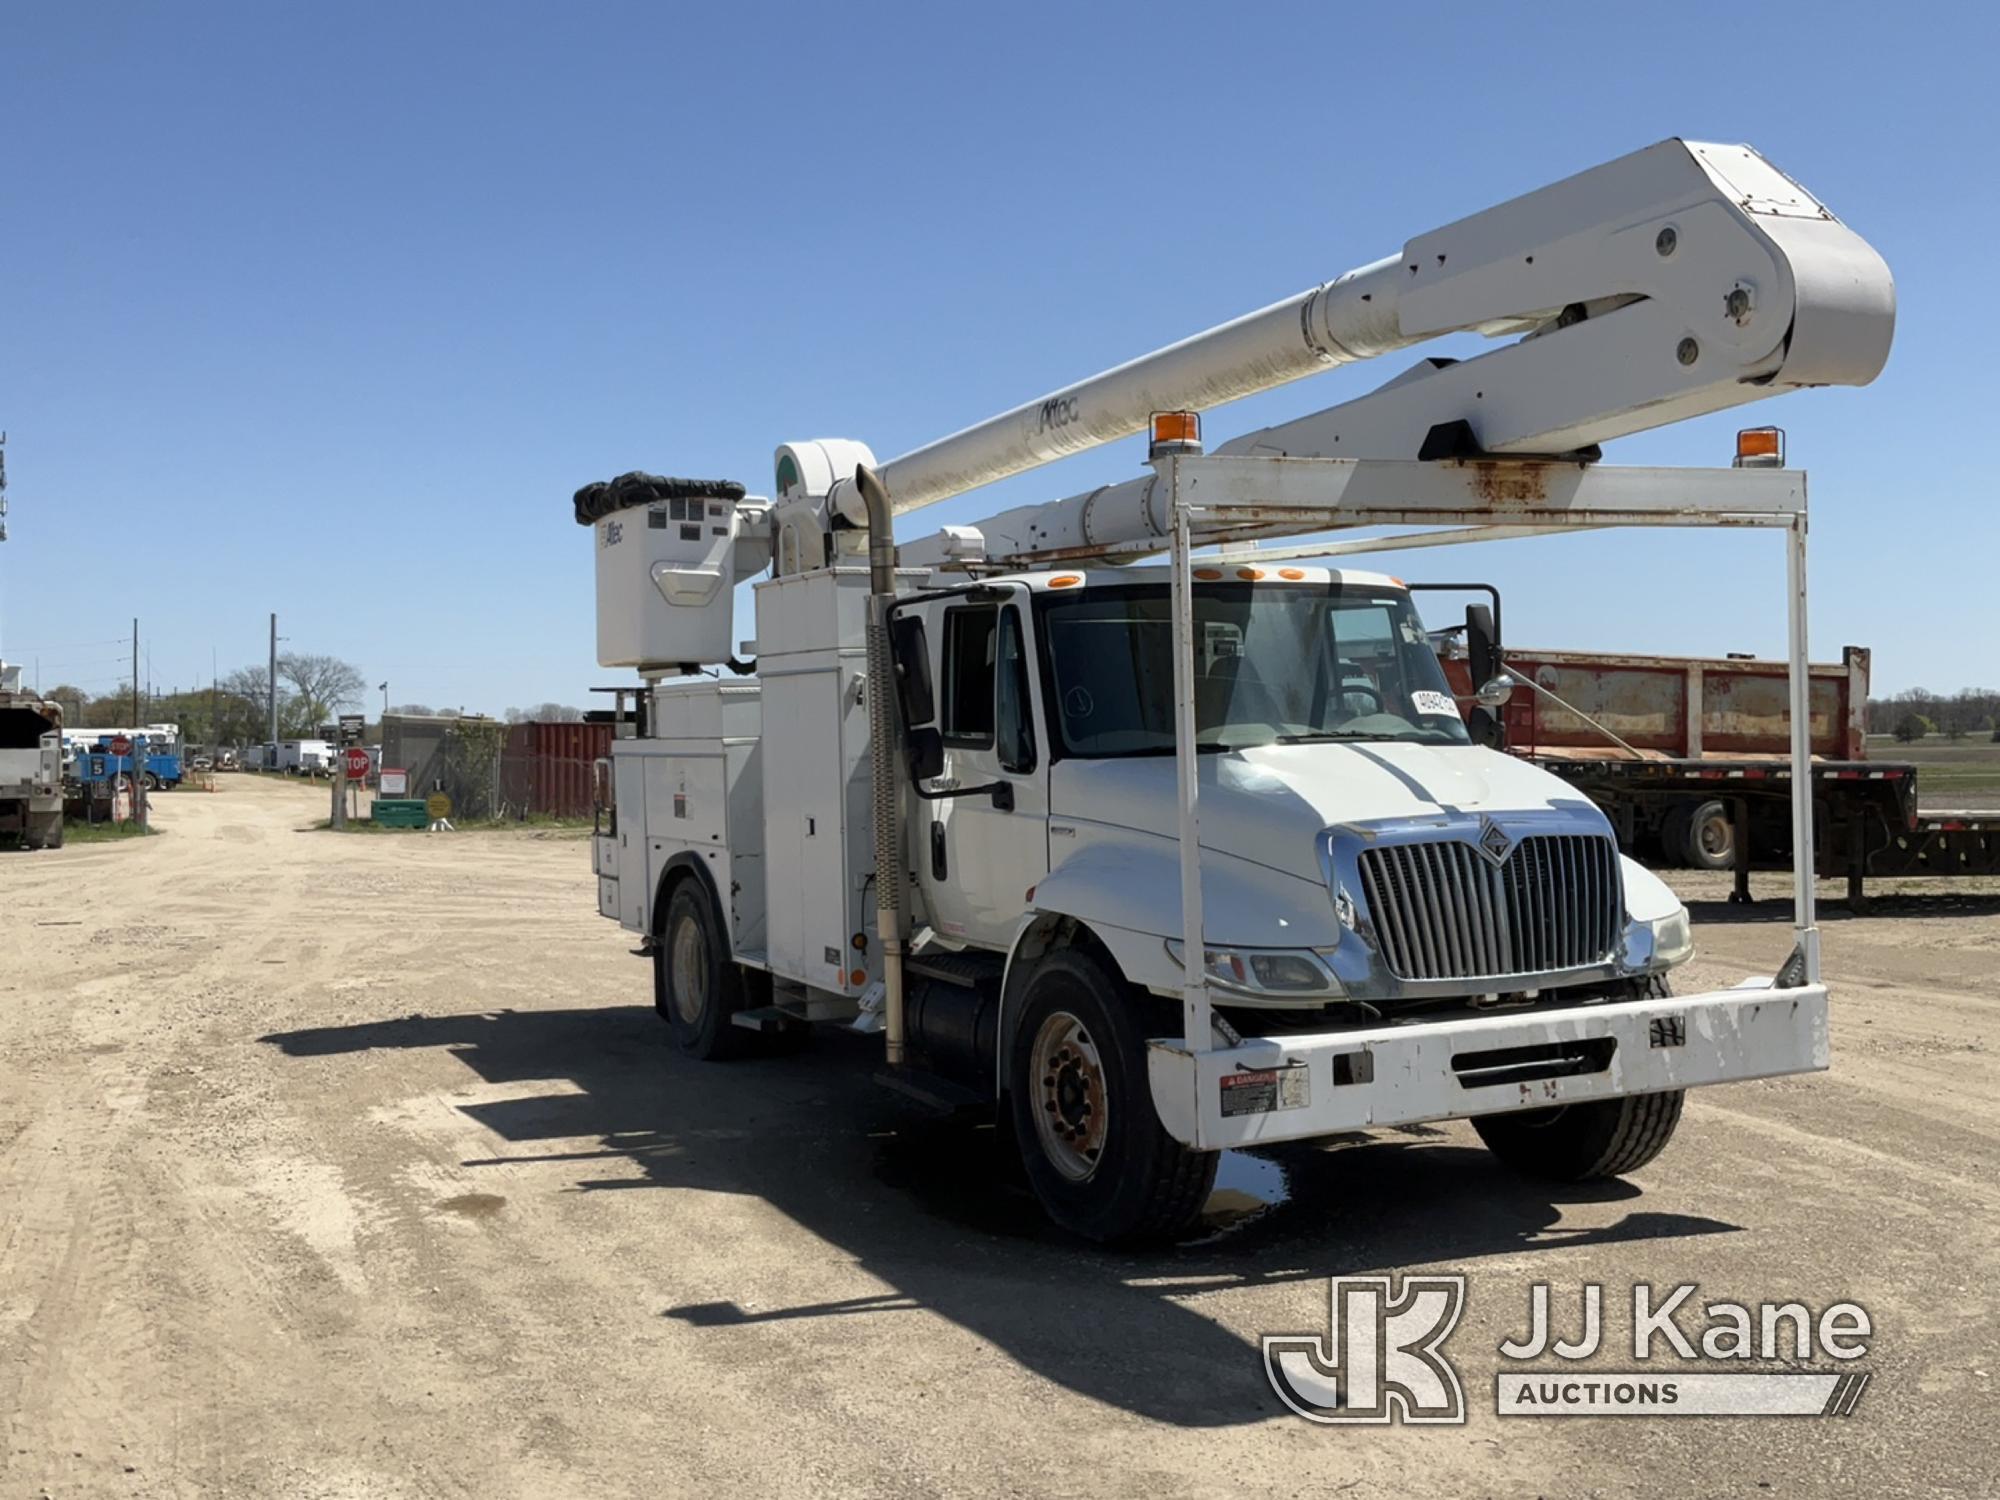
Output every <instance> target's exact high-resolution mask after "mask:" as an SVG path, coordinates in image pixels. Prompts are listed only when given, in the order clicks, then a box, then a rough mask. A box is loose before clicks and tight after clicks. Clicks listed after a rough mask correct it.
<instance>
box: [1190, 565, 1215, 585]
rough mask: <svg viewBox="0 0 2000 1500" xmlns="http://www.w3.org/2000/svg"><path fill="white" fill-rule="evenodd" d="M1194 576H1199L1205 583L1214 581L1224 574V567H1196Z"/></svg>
mask: <svg viewBox="0 0 2000 1500" xmlns="http://www.w3.org/2000/svg"><path fill="white" fill-rule="evenodd" d="M1194 576H1195V577H1197V578H1199V579H1200V580H1201V581H1202V582H1203V583H1214V582H1215V580H1216V579H1218V578H1220V577H1221V576H1222V569H1220V568H1196V569H1195V570H1194Z"/></svg>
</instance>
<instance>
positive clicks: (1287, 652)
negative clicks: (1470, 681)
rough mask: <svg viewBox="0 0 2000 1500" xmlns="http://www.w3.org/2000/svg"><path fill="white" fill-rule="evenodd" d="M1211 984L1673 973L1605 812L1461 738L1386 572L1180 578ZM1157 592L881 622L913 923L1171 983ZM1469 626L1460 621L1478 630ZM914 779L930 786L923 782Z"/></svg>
mask: <svg viewBox="0 0 2000 1500" xmlns="http://www.w3.org/2000/svg"><path fill="white" fill-rule="evenodd" d="M1193 607H1194V620H1193V624H1194V642H1195V653H1194V654H1195V660H1194V663H1193V667H1194V671H1193V694H1194V708H1195V724H1196V739H1195V748H1196V750H1197V752H1198V755H1199V762H1198V773H1197V774H1198V776H1199V779H1200V784H1201V806H1202V821H1201V840H1200V843H1201V856H1200V859H1201V869H1202V882H1203V890H1204V895H1205V897H1206V901H1205V911H1206V918H1207V939H1208V944H1209V947H1210V951H1209V957H1208V962H1207V967H1208V969H1209V971H1210V977H1211V980H1212V981H1213V982H1214V983H1215V984H1216V985H1217V986H1218V987H1219V988H1220V989H1221V990H1222V991H1223V992H1225V993H1226V995H1227V997H1228V1003H1230V1004H1231V1005H1233V1006H1237V1007H1243V1008H1252V1009H1255V1008H1265V1009H1285V1010H1290V1011H1294V1012H1296V1011H1300V1010H1302V1009H1320V1010H1326V1009H1328V1008H1332V1009H1335V1010H1340V1009H1351V1007H1352V1006H1353V1005H1354V1004H1355V1003H1357V1002H1365V1003H1366V1004H1368V1005H1370V1006H1373V1007H1394V1006H1400V1005H1408V1004H1424V1005H1428V1006H1431V1007H1433V1008H1434V1007H1436V1006H1437V1005H1438V1004H1440V1003H1450V1002H1461V1003H1463V1002H1481V1001H1483V1002H1485V1003H1498V1002H1499V1000H1500V997H1502V996H1505V997H1509V999H1510V1000H1514V1001H1516V1003H1519V997H1523V996H1527V997H1532V998H1535V999H1555V998H1557V997H1559V996H1561V995H1562V994H1563V993H1565V992H1574V991H1577V990H1579V989H1587V988H1595V989H1596V990H1599V991H1605V990H1616V989H1619V988H1621V987H1625V988H1629V987H1630V986H1631V985H1632V984H1634V983H1641V982H1644V981H1646V980H1647V979H1649V978H1651V977H1653V976H1657V975H1660V974H1663V973H1664V972H1665V970H1666V969H1668V968H1670V967H1671V966H1672V965H1674V964H1677V963H1679V962H1681V961H1683V960H1684V959H1686V958H1687V957H1688V955H1689V953H1690V951H1691V945H1690V943H1689V941H1688V935H1687V934H1688V929H1687V918H1686V914H1685V912H1684V910H1683V909H1682V907H1681V904H1680V902H1679V901H1678V900H1677V899H1676V898H1674V896H1673V895H1672V893H1671V892H1669V891H1668V890H1667V889H1666V887H1665V886H1664V885H1663V884H1662V883H1661V882H1660V881H1659V880H1658V879H1657V878H1656V877H1654V876H1653V875H1652V874H1650V873H1649V872H1647V871H1646V870H1644V869H1643V868H1641V867H1639V866H1637V865H1636V864H1633V863H1631V862H1630V861H1628V860H1624V859H1622V858H1621V857H1620V856H1619V854H1618V850H1617V845H1616V842H1615V840H1614V838H1613V833H1612V829H1611V827H1610V825H1609V823H1608V822H1607V821H1606V819H1605V817H1604V815H1603V814H1602V813H1601V812H1600V811H1599V810H1598V808H1597V807H1596V806H1595V805H1594V804H1592V803H1591V802H1590V801H1589V800H1588V799H1587V798H1584V797H1582V796H1580V795H1579V794H1577V793H1576V792H1574V791H1573V790H1571V789H1570V788H1569V787H1568V786H1566V785H1565V784H1564V783H1563V782H1561V781H1558V780H1557V779H1556V778H1555V777H1553V776H1551V775H1549V774H1548V773H1546V772H1544V771H1541V770H1539V769H1538V768H1536V767H1534V766H1532V765H1530V764H1527V763H1525V762H1522V761H1520V760H1518V759H1515V758H1513V757H1510V756H1507V755H1505V754H1502V753H1499V752H1497V751H1495V750H1491V749H1487V748H1485V747H1484V746H1482V745H1479V744H1476V743H1474V741H1473V738H1472V736H1471V735H1470V734H1469V733H1468V731H1467V727H1466V722H1465V719H1466V714H1467V712H1468V711H1476V708H1477V705H1476V704H1475V703H1474V702H1472V701H1471V700H1468V701H1467V702H1466V703H1465V704H1464V705H1463V706H1462V705H1461V703H1460V701H1459V700H1458V699H1456V698H1455V697H1454V695H1453V693H1452V691H1451V689H1450V687H1449V686H1448V685H1447V683H1446V681H1445V677H1444V673H1443V670H1442V668H1441V666H1440V664H1439V661H1438V658H1437V656H1436V655H1435V653H1434V651H1433V649H1432V645H1431V640H1430V638H1429V636H1428V635H1427V633H1426V631H1425V628H1424V624H1423V621H1422V620H1421V619H1420V617H1419V616H1418V613H1417V609H1416V606H1415V604H1414V602H1413V600H1412V598H1411V596H1410V593H1409V591H1408V589H1407V588H1406V587H1404V585H1403V584H1402V583H1401V582H1399V581H1398V580H1396V579H1394V578H1390V577H1388V576H1387V575H1384V574H1380V573H1370V572H1361V571H1354V570H1334V569H1328V568H1323V567H1321V568H1308V567H1291V566H1286V567H1283V568H1279V567H1270V568H1261V567H1250V566H1242V567H1237V566H1231V567H1228V568H1217V567H1202V568H1198V569H1196V570H1195V576H1194V589H1193ZM1169 609H1170V600H1169V590H1168V581H1167V577H1166V574H1165V570H1164V569H1146V568H1133V569H1116V570H1112V569H1104V570H1094V571H1078V572H1062V571H1057V572H1043V573H1028V574H1017V575H1006V576H1001V577H997V578H992V579H987V580H982V581H980V582H977V583H972V584H967V585H965V586H963V587H961V588H957V589H940V590H936V591H933V592H927V593H924V594H921V595H919V596H918V597H917V598H916V599H914V600H912V601H908V602H905V603H903V604H900V605H899V606H898V607H897V609H896V611H895V616H896V618H897V620H898V622H899V624H898V626H897V627H896V631H895V640H896V648H897V651H898V654H899V659H898V672H899V679H900V681H901V682H902V683H903V684H904V692H903V705H902V706H903V715H904V719H905V722H906V724H907V725H908V726H909V733H910V738H911V751H910V762H911V769H912V774H913V776H915V777H917V778H918V779H917V783H916V784H917V789H918V799H919V805H920V811H919V812H918V814H917V825H916V827H915V828H914V829H913V830H912V833H911V839H910V843H911V846H912V848H913V850H914V851H915V852H916V867H917V872H918V881H919V896H920V903H921V906H920V915H921V916H923V917H927V918H928V921H929V925H930V928H931V931H932V933H933V934H934V936H935V938H936V940H937V941H939V942H940V943H942V944H944V945H946V946H949V947H955V948H965V949H974V950H985V951H989V952H996V953H1002V954H1008V953H1011V952H1012V951H1013V950H1014V949H1015V947H1016V946H1017V944H1019V943H1020V941H1021V940H1022V937H1023V933H1024V930H1025V929H1027V928H1029V927H1031V926H1032V925H1033V923H1034V921H1035V920H1036V919H1037V918H1047V917H1049V916H1052V915H1060V916H1066V917H1069V918H1072V919H1074V920H1076V921H1079V922H1082V923H1086V924H1088V926H1089V928H1090V930H1091V931H1092V932H1093V933H1094V934H1096V935H1097V936H1098V937H1099V938H1100V939H1102V940H1103V941H1104V943H1105V944H1106V946H1107V947H1108V948H1110V949H1111V951H1112V953H1113V955H1114V956H1115V957H1116V959H1117V960H1118V962H1119V966H1120V968H1121V969H1122V970H1123V971H1124V972H1125V974H1126V976H1127V977H1128V978H1130V979H1132V980H1134V982H1136V983H1139V984H1142V985H1144V986H1145V987H1146V988H1148V989H1151V990H1154V991H1156V992H1158V993H1161V994H1172V993H1175V992H1177V991H1178V989H1179V987H1180V985H1181V983H1182V981H1183V975H1182V972H1181V966H1180V957H1179V954H1178V951H1177V950H1178V944H1177V941H1176V935H1177V934H1178V931H1179V927H1180V891H1179V873H1178V849H1177V844H1176V841H1175V840H1174V838H1173V837H1172V836H1171V835H1169V834H1166V833H1165V832H1164V831H1165V830H1167V829H1170V828H1171V827H1172V826H1173V822H1174V811H1175V804H1176V786H1175V771H1174V707H1175V698H1174V693H1175V685H1174V674H1173V670H1172V631H1171V620H1170V617H1169ZM1476 628H1477V626H1476V625H1475V629H1476ZM925 772H931V773H932V774H930V775H929V776H928V777H926V776H925V775H924V773H925Z"/></svg>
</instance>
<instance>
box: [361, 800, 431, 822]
mask: <svg viewBox="0 0 2000 1500" xmlns="http://www.w3.org/2000/svg"><path fill="white" fill-rule="evenodd" d="M370 816H371V817H373V818H374V820H375V821H376V822H377V823H380V824H381V825H382V826H383V827H384V828H428V827H430V823H431V820H430V815H429V814H428V813H426V812H425V811H424V799H423V798H421V797H377V798H376V799H375V810H374V812H373V813H371V814H370Z"/></svg>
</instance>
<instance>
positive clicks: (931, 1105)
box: [875, 1068, 993, 1117]
mask: <svg viewBox="0 0 2000 1500" xmlns="http://www.w3.org/2000/svg"><path fill="white" fill-rule="evenodd" d="M875 1081H876V1082H877V1083H879V1084H881V1085H882V1087H883V1088H885V1089H889V1090H891V1091H893V1092H895V1093H898V1094H901V1095H902V1096H903V1097H904V1098H905V1099H908V1100H910V1101H912V1102H913V1103H916V1104H920V1105H922V1106H923V1107H924V1108H925V1109H927V1110H930V1111H931V1112H932V1113H934V1114H938V1115H944V1116H948V1117H957V1116H962V1115H973V1114H986V1113H989V1112H990V1111H991V1110H992V1108H993V1101H992V1100H991V1099H989V1098H987V1097H986V1095H984V1094H982V1093H980V1092H979V1091H978V1090H977V1089H970V1088H967V1087H966V1086H965V1085H964V1084H962V1083H957V1082H954V1081H953V1080H952V1079H949V1078H945V1077H941V1076H940V1075H938V1074H936V1073H926V1072H924V1071H923V1070H922V1069H920V1068H883V1069H881V1070H879V1071H878V1072H877V1073H876V1074H875Z"/></svg>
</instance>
